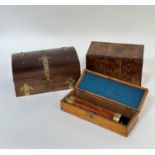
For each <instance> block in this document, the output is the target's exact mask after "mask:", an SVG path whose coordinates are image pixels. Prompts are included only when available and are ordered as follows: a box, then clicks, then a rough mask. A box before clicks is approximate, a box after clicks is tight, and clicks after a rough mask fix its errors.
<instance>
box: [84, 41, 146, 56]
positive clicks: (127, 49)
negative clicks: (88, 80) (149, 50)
mask: <svg viewBox="0 0 155 155" xmlns="http://www.w3.org/2000/svg"><path fill="white" fill-rule="evenodd" d="M143 51H144V45H136V44H120V43H109V42H96V41H92V42H91V45H90V47H89V49H88V53H87V54H90V55H96V56H107V57H115V58H117V57H118V58H129V59H143Z"/></svg>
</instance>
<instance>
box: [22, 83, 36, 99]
mask: <svg viewBox="0 0 155 155" xmlns="http://www.w3.org/2000/svg"><path fill="white" fill-rule="evenodd" d="M31 90H33V87H31V86H30V85H29V84H28V83H24V85H23V87H21V88H20V91H21V92H22V93H23V94H24V96H29V95H30V91H31Z"/></svg>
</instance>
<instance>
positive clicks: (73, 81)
mask: <svg viewBox="0 0 155 155" xmlns="http://www.w3.org/2000/svg"><path fill="white" fill-rule="evenodd" d="M74 83H75V80H74V79H73V78H72V77H70V78H68V79H67V80H66V82H65V85H68V88H69V89H73V87H74Z"/></svg>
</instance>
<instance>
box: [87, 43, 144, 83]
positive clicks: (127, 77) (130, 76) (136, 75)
mask: <svg viewBox="0 0 155 155" xmlns="http://www.w3.org/2000/svg"><path fill="white" fill-rule="evenodd" d="M143 50H144V45H136V44H119V43H107V42H95V41H93V42H91V44H90V47H89V49H88V52H87V56H86V68H87V69H89V70H92V71H95V72H99V73H102V74H105V75H108V76H111V77H114V78H117V79H120V80H123V81H127V82H130V83H133V84H136V85H141V80H142V68H143Z"/></svg>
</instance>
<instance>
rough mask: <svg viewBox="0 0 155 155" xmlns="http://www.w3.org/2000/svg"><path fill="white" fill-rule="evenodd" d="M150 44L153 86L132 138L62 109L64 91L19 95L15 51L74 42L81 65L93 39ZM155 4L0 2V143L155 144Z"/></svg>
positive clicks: (148, 69) (147, 81) (146, 74)
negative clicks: (13, 62)
mask: <svg viewBox="0 0 155 155" xmlns="http://www.w3.org/2000/svg"><path fill="white" fill-rule="evenodd" d="M92 40H96V41H106V42H120V43H135V44H139V43H140V44H144V45H145V52H144V53H145V54H144V66H143V79H142V85H143V86H145V87H147V88H149V95H148V97H147V100H146V102H145V105H144V107H143V110H142V112H141V113H140V120H139V122H138V124H137V125H136V127H135V128H134V130H133V131H132V132H131V134H130V135H129V137H128V138H124V137H122V136H120V135H117V134H115V133H113V132H111V131H109V130H106V129H104V128H101V127H98V126H96V125H93V124H91V123H89V122H86V121H84V120H81V119H79V118H76V117H74V116H72V115H70V114H67V113H65V112H62V111H61V110H60V100H61V99H62V98H63V97H64V96H65V95H66V94H67V93H68V92H69V90H66V91H59V92H50V93H45V94H39V95H33V96H30V97H20V98H16V97H15V92H14V85H13V80H12V71H11V54H12V53H16V52H22V51H23V52H24V51H31V50H40V49H48V48H57V47H63V46H74V47H75V48H76V50H77V52H78V55H79V58H80V62H81V69H84V68H85V56H86V52H87V49H88V47H89V45H90V41H92ZM154 61H155V6H0V148H155V135H154V131H155V120H154V119H155V105H154V100H155V99H154V91H155V86H154V85H155V79H154V76H155V75H154Z"/></svg>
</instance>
